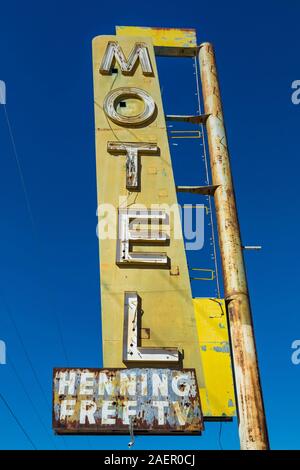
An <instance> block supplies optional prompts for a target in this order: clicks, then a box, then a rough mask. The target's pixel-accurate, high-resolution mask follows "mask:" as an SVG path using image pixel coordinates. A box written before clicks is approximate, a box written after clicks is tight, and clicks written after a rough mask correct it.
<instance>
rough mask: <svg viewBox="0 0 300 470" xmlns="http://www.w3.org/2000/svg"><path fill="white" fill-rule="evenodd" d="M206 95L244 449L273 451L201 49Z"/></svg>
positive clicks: (211, 70)
mask: <svg viewBox="0 0 300 470" xmlns="http://www.w3.org/2000/svg"><path fill="white" fill-rule="evenodd" d="M199 62H200V71H201V82H202V92H203V100H204V110H205V114H206V115H208V117H207V120H206V129H207V136H208V145H209V153H210V163H211V172H212V184H213V185H215V186H218V187H217V189H216V190H215V193H214V200H215V207H216V217H217V224H218V235H219V244H220V251H221V259H222V268H223V276H224V290H225V299H226V304H227V308H228V315H229V326H230V336H231V347H232V353H233V368H234V376H235V385H236V398H237V405H238V416H239V436H240V446H241V449H243V450H265V449H268V448H269V442H268V432H267V425H266V418H265V412H264V405H263V397H262V390H261V384H260V378H259V370H258V363H257V356H256V348H255V340H254V331H253V324H252V317H251V309H250V302H249V295H248V287H247V279H246V274H245V266H244V259H243V247H242V243H241V236H240V229H239V222H238V215H237V209H236V203H235V195H234V188H233V182H232V177H231V170H230V161H229V151H228V147H227V141H226V131H225V125H224V119H223V112H222V103H221V95H220V88H219V82H218V76H217V69H216V62H215V55H214V50H213V46H212V45H211V44H209V43H203V44H201V45H200V48H199Z"/></svg>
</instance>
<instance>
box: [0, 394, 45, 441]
mask: <svg viewBox="0 0 300 470" xmlns="http://www.w3.org/2000/svg"><path fill="white" fill-rule="evenodd" d="M0 398H1V400H2V402H3V403H4V405H5V406H6V408H7V409H8V411H9V412H10V414H11V416H12V417H13V418H14V420H15V422H16V423H17V425H18V426H19V428H20V429H21V431H22V432H23V434H24V436H25V437H26V438H27V440H28V441H29V442H30V444H31V446H32V447H33V449H34V450H37V447H36V445H35V443H34V442H33V440H32V439H31V437H30V436H29V434H28V433H27V431H26V429H25V428H24V426H23V425H22V423H21V422H20V420H19V419H18V417H17V416H16V415H15V413H14V411H13V410H12V408H11V407H10V406H9V404H8V403H7V401H6V399H5V398H4V396H3V395H2V393H1V392H0Z"/></svg>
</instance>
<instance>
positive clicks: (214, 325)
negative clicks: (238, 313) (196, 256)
mask: <svg viewBox="0 0 300 470" xmlns="http://www.w3.org/2000/svg"><path fill="white" fill-rule="evenodd" d="M194 307H195V315H196V322H197V330H198V335H199V345H200V351H201V359H202V365H203V373H204V387H203V388H201V387H200V398H201V404H202V411H203V415H204V417H205V418H216V417H223V418H225V417H228V418H230V417H232V416H235V414H236V407H235V399H234V386H233V376H232V371H231V357H230V349H229V337H228V324H227V316H226V307H225V301H224V300H223V299H209V298H196V299H194Z"/></svg>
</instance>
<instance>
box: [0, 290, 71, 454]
mask: <svg viewBox="0 0 300 470" xmlns="http://www.w3.org/2000/svg"><path fill="white" fill-rule="evenodd" d="M0 297H1V299H2V302H3V304H4V306H5V309H6V312H7V314H8V317H9V319H10V322H11V324H12V325H13V328H14V330H15V333H16V335H17V337H18V340H19V342H20V345H21V348H22V350H23V352H24V355H25V357H26V359H27V362H28V364H29V367H30V369H31V372H32V374H33V377H34V379H35V381H36V383H37V386H38V388H39V390H40V392H41V394H42V396H43V399H44V401H45V404H46V407H47V409H48V410H50V411H51V405H50V404H49V401H48V398H47V396H46V393H45V391H44V388H43V386H42V384H41V381H40V379H39V377H38V374H37V372H36V370H35V367H34V365H33V362H32V360H31V357H30V355H29V353H28V351H27V348H26V346H25V343H24V341H23V338H22V336H21V333H20V330H19V328H18V325H17V323H16V321H15V319H14V316H13V314H12V311H11V309H10V307H9V305H8V303H7V302H6V300H5V298H4V297H3V295H2V294H1V292H0ZM63 442H64V444H65V446H66V447H67V445H66V442H65V439H64V438H63Z"/></svg>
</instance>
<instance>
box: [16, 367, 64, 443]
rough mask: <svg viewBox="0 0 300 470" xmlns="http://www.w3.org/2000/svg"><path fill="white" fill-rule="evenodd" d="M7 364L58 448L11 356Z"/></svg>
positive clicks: (47, 433) (46, 432)
mask: <svg viewBox="0 0 300 470" xmlns="http://www.w3.org/2000/svg"><path fill="white" fill-rule="evenodd" d="M8 364H9V365H10V367H11V368H12V370H13V372H14V374H15V376H16V378H17V380H18V382H19V384H20V385H21V387H22V389H23V391H24V393H25V395H26V397H27V399H28V401H29V403H30V404H31V407H32V409H33V411H34V413H35V415H36V417H37V419H38V420H39V422H40V424H41V426H42V428H43V429H44V431H45V434H46V435H47V436H48V438H49V439H50V440H51V442H52V441H53V445H54V447H55V449H56V450H58V447H57V445H56V443H55V441H54V437H53V436H52V435H51V434H50V433H49V430H48V429H47V426H46V425H45V423H44V421H43V419H42V417H41V415H40V413H39V411H38V409H37V407H36V406H35V404H34V402H33V400H32V398H31V396H30V394H29V393H28V391H27V388H26V386H25V383H24V382H23V380H22V378H21V376H20V374H19V372H18V369H17V367H16V366H15V364H14V362H13V361H12V359H11V358H10V359H9V362H8Z"/></svg>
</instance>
